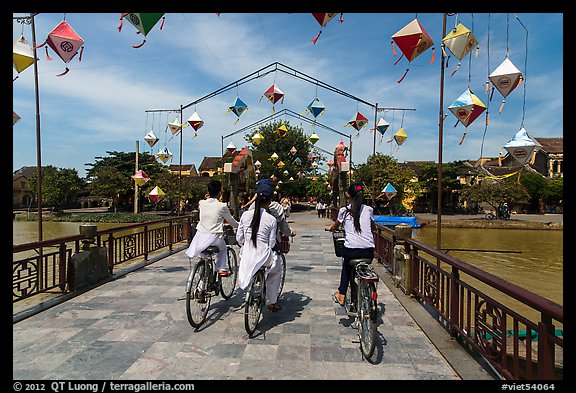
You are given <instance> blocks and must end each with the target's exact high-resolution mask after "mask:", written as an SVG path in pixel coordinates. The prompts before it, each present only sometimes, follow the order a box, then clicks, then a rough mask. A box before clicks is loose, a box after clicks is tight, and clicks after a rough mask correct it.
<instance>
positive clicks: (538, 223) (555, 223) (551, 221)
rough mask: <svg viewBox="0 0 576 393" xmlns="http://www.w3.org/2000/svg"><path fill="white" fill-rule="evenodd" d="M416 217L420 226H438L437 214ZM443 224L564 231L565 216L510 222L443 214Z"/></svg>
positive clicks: (519, 218) (530, 216)
mask: <svg viewBox="0 0 576 393" xmlns="http://www.w3.org/2000/svg"><path fill="white" fill-rule="evenodd" d="M415 216H416V218H417V219H418V222H419V223H420V225H426V226H436V225H438V216H437V215H436V214H431V213H416V214H415ZM441 222H442V227H443V228H489V229H528V230H559V231H563V230H564V215H563V214H513V215H512V216H511V217H510V219H509V220H487V219H486V218H485V217H484V215H482V214H476V215H466V214H443V215H442V217H441Z"/></svg>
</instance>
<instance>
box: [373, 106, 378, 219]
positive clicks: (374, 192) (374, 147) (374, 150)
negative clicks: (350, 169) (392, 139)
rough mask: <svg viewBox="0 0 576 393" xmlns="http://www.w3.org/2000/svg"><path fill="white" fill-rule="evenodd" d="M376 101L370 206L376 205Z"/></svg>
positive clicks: (376, 108)
mask: <svg viewBox="0 0 576 393" xmlns="http://www.w3.org/2000/svg"><path fill="white" fill-rule="evenodd" d="M377 117H378V103H376V107H375V108H374V142H373V143H372V208H374V207H375V206H376V185H375V184H376V183H375V180H374V177H375V174H376V124H377V123H378V119H377Z"/></svg>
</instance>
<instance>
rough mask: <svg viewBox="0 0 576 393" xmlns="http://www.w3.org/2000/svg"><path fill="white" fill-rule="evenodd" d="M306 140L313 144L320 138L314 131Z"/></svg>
mask: <svg viewBox="0 0 576 393" xmlns="http://www.w3.org/2000/svg"><path fill="white" fill-rule="evenodd" d="M308 140H309V141H310V143H312V144H313V145H315V144H316V142H318V141H319V140H320V137H319V136H318V135H316V133H315V132H313V133H312V135H310V138H308Z"/></svg>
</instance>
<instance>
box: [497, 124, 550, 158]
mask: <svg viewBox="0 0 576 393" xmlns="http://www.w3.org/2000/svg"><path fill="white" fill-rule="evenodd" d="M504 149H506V151H507V152H508V153H510V154H511V155H512V157H514V158H515V159H516V161H518V163H519V164H520V165H525V164H526V163H527V162H528V161H530V160H531V159H532V157H533V156H534V155H535V154H536V152H537V151H538V150H540V149H542V145H541V144H540V142H538V141H537V140H535V139H532V138H530V136H529V135H528V133H527V132H526V129H525V128H524V127H522V129H521V130H520V131H518V132H517V133H516V135H514V137H513V138H512V139H510V141H508V143H506V144H505V145H504Z"/></svg>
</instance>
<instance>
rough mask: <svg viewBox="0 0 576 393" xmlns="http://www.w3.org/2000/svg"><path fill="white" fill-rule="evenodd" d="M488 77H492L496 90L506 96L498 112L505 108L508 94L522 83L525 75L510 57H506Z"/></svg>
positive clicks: (491, 80)
mask: <svg viewBox="0 0 576 393" xmlns="http://www.w3.org/2000/svg"><path fill="white" fill-rule="evenodd" d="M488 79H490V82H492V84H493V85H494V87H495V88H496V90H498V91H499V92H500V94H502V96H503V97H504V99H503V100H502V105H500V109H499V110H498V113H500V112H502V109H503V108H504V103H505V102H506V97H508V94H510V93H512V91H513V90H514V89H515V88H517V87H518V86H520V85H521V84H522V80H523V79H524V77H523V76H522V73H521V72H520V70H519V69H518V68H516V66H515V65H514V64H512V62H511V61H510V59H509V58H508V57H506V59H504V61H503V62H502V63H501V64H500V65H499V66H498V67H497V68H496V69H495V70H494V71H493V72H492V73H491V74H490V75H489V76H488Z"/></svg>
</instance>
